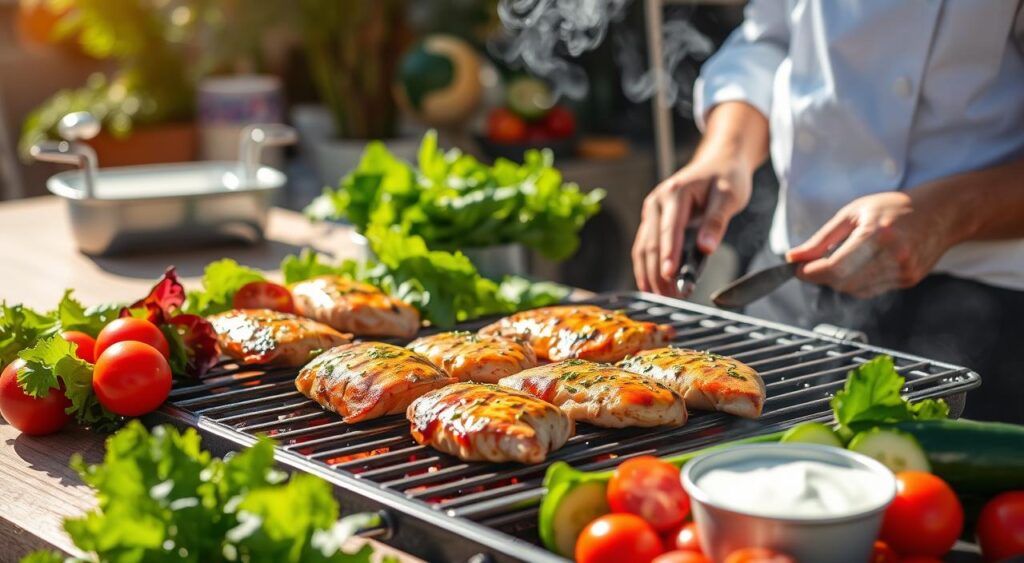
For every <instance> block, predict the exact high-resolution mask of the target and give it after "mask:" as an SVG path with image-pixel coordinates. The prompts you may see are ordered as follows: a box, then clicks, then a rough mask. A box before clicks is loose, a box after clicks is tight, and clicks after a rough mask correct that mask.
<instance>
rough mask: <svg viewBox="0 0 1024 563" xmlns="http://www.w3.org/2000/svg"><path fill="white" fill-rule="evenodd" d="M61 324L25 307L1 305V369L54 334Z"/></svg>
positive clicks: (48, 316)
mask: <svg viewBox="0 0 1024 563" xmlns="http://www.w3.org/2000/svg"><path fill="white" fill-rule="evenodd" d="M58 328H59V322H58V321H57V319H56V318H54V317H53V316H52V315H44V314H42V313H39V312H37V311H34V310H32V309H31V308H29V307H26V306H24V305H8V304H7V302H2V303H0V369H3V368H4V367H6V366H7V364H9V363H11V362H12V361H13V360H14V359H15V358H17V357H18V352H20V351H22V350H24V349H25V348H28V347H29V346H31V345H32V344H34V343H35V342H36V341H37V340H39V339H40V338H42V337H44V336H47V335H50V334H53V333H54V332H56V331H57V330H58Z"/></svg>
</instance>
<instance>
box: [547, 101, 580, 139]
mask: <svg viewBox="0 0 1024 563" xmlns="http://www.w3.org/2000/svg"><path fill="white" fill-rule="evenodd" d="M544 132H545V133H546V134H547V135H548V136H549V137H551V138H554V139H566V138H568V137H572V134H573V133H575V132H576V116H574V115H573V114H572V112H571V111H569V108H567V107H565V106H555V107H553V108H551V111H549V112H548V113H547V115H545V116H544Z"/></svg>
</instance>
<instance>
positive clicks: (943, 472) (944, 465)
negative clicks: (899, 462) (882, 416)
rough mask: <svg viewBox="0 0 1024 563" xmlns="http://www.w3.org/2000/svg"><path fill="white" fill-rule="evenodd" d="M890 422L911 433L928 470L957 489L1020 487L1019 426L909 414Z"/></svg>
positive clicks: (1023, 442)
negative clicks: (906, 418) (917, 417)
mask: <svg viewBox="0 0 1024 563" xmlns="http://www.w3.org/2000/svg"><path fill="white" fill-rule="evenodd" d="M894 428H896V429H898V430H900V431H902V432H906V433H907V434H909V435H911V436H913V437H914V438H916V439H917V442H918V443H920V445H921V447H922V448H924V451H925V452H926V453H927V455H928V462H929V463H930V464H931V467H932V471H933V472H934V473H935V474H936V475H938V476H939V477H942V478H943V479H944V480H945V481H946V482H947V483H949V484H950V486H952V487H953V488H954V489H955V490H956V491H957V492H958V493H970V494H980V495H991V494H996V493H1000V492H1003V491H1009V490H1018V489H1024V426H1018V425H1013V424H1003V423H1000V422H976V421H971V420H948V419H947V420H911V421H904V422H899V423H897V424H895V425H894Z"/></svg>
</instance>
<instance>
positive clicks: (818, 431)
mask: <svg viewBox="0 0 1024 563" xmlns="http://www.w3.org/2000/svg"><path fill="white" fill-rule="evenodd" d="M780 441H781V442H798V443H801V444H819V445H822V446H832V447H835V448H842V447H843V441H842V440H840V439H839V436H838V435H837V434H836V433H835V432H834V431H833V430H832V429H831V428H829V427H828V425H826V424H823V423H821V422H804V423H801V424H797V425H796V426H794V427H792V428H790V429H789V430H787V431H786V433H785V434H783V435H782V440H780Z"/></svg>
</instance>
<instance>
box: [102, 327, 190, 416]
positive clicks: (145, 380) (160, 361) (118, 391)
mask: <svg viewBox="0 0 1024 563" xmlns="http://www.w3.org/2000/svg"><path fill="white" fill-rule="evenodd" d="M92 388H93V391H95V392H96V397H97V398H98V399H99V400H100V404H101V405H103V406H104V407H106V408H107V410H109V411H111V412H113V413H116V414H119V415H122V416H141V415H144V414H146V413H148V412H151V411H153V410H155V409H156V408H157V407H159V406H160V405H161V404H162V403H163V402H164V400H166V399H167V395H168V393H170V392H171V366H170V365H168V364H167V360H166V359H165V358H164V357H163V355H162V354H161V353H160V352H159V351H158V350H157V349H156V348H154V347H152V346H150V345H149V344H144V343H142V342H134V341H130V340H129V341H125V342H117V343H115V344H114V345H112V346H111V347H110V348H107V350H106V351H104V352H103V353H102V354H100V357H99V358H98V359H97V360H96V368H95V370H94V371H93V376H92Z"/></svg>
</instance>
